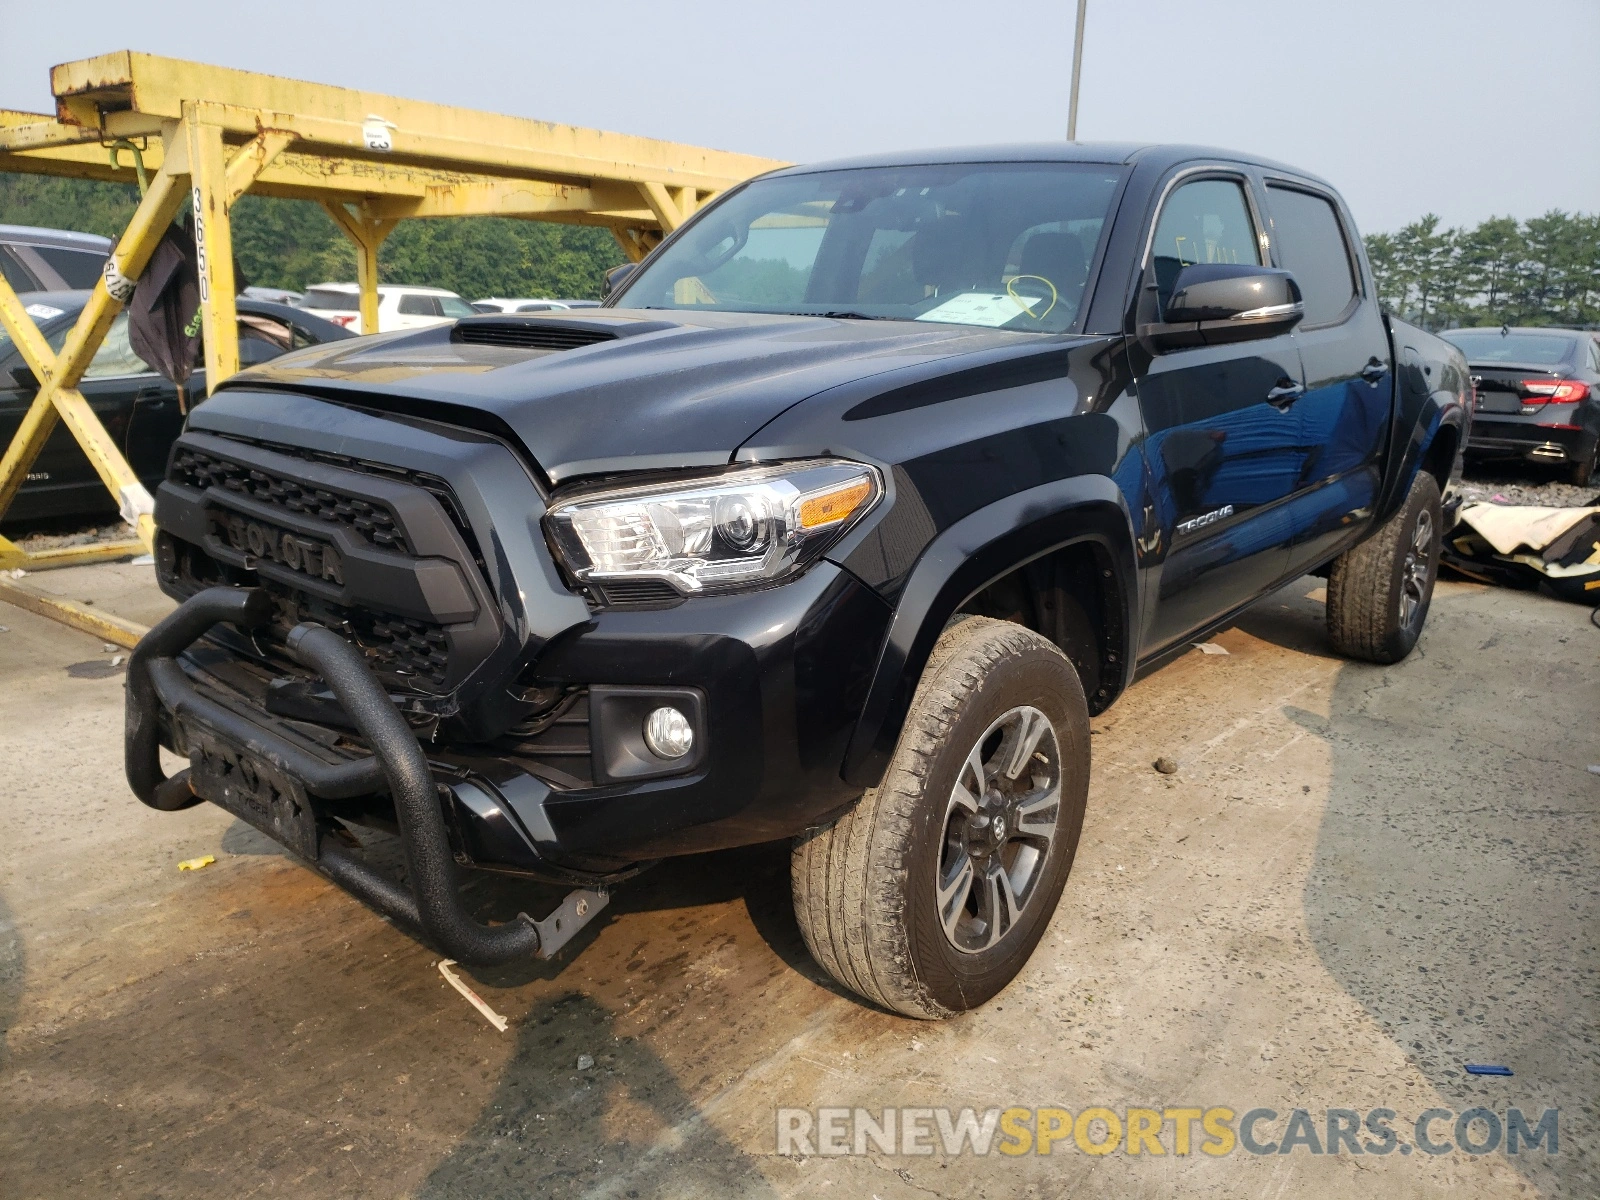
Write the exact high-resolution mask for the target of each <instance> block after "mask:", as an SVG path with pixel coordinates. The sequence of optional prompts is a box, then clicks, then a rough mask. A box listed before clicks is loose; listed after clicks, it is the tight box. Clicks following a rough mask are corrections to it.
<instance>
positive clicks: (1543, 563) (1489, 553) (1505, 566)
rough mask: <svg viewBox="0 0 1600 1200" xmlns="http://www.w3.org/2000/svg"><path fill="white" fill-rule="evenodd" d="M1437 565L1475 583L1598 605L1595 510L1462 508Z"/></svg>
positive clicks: (1598, 520)
mask: <svg viewBox="0 0 1600 1200" xmlns="http://www.w3.org/2000/svg"><path fill="white" fill-rule="evenodd" d="M1440 559H1441V561H1442V562H1444V563H1445V564H1446V565H1448V566H1449V567H1450V568H1451V569H1452V570H1454V571H1457V572H1459V573H1460V574H1462V575H1465V576H1467V577H1468V578H1469V579H1475V580H1477V581H1478V582H1479V583H1490V584H1497V585H1499V586H1501V587H1511V588H1522V589H1524V590H1531V589H1538V590H1539V591H1541V592H1544V593H1546V594H1547V595H1551V596H1554V597H1556V598H1557V599H1558V600H1571V601H1573V602H1575V603H1578V604H1588V605H1595V604H1600V505H1594V506H1585V507H1581V508H1579V507H1570V506H1568V507H1549V506H1546V505H1532V504H1516V505H1507V504H1490V503H1481V502H1480V503H1473V504H1466V505H1463V506H1462V509H1461V514H1460V518H1459V520H1458V523H1457V525H1456V527H1455V529H1453V530H1452V531H1451V532H1450V533H1449V534H1448V535H1446V537H1445V539H1444V545H1443V547H1442V548H1441V550H1440Z"/></svg>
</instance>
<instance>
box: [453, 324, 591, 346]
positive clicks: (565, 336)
mask: <svg viewBox="0 0 1600 1200" xmlns="http://www.w3.org/2000/svg"><path fill="white" fill-rule="evenodd" d="M616 336H617V331H616V330H614V329H607V328H605V327H604V326H596V325H589V324H584V325H579V324H577V323H576V322H571V323H569V322H566V321H562V322H559V323H558V322H555V321H528V320H520V321H519V320H507V319H504V318H500V317H487V318H483V317H474V318H469V319H467V320H463V321H458V322H457V323H456V327H455V329H454V330H452V331H451V334H450V340H451V341H452V342H465V343H466V344H468V345H471V346H514V347H516V348H517V349H520V350H576V349H577V348H578V347H579V346H593V345H594V344H595V343H596V342H610V341H614V340H615V339H616Z"/></svg>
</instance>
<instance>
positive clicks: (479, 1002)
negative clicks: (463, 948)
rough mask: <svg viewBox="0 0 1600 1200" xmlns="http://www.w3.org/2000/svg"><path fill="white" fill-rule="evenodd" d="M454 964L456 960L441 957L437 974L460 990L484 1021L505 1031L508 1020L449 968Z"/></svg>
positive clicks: (502, 1031)
mask: <svg viewBox="0 0 1600 1200" xmlns="http://www.w3.org/2000/svg"><path fill="white" fill-rule="evenodd" d="M455 965H456V960H455V959H453V958H446V959H441V960H440V962H439V974H441V975H443V976H444V977H445V980H446V981H447V982H448V983H449V984H450V986H451V987H453V988H455V990H456V991H458V992H460V993H461V994H462V995H463V996H465V997H466V998H467V1003H469V1004H471V1005H472V1007H473V1008H475V1009H477V1010H478V1011H479V1012H480V1013H482V1014H483V1019H484V1020H485V1021H488V1022H489V1024H491V1025H493V1026H494V1027H495V1028H496V1029H498V1030H499V1031H500V1032H501V1033H504V1032H505V1031H506V1026H507V1025H508V1024H510V1022H509V1021H507V1020H506V1019H505V1018H504V1017H502V1016H501V1015H500V1014H499V1013H497V1012H495V1010H494V1009H492V1008H490V1007H489V1006H488V1005H487V1004H485V1003H484V1002H483V997H482V996H480V995H478V993H477V992H475V991H473V990H472V989H471V988H469V987H468V986H467V985H466V983H465V982H464V981H463V980H462V979H461V977H460V976H458V975H457V974H456V973H455V972H454V971H452V970H451V969H450V968H451V967H453V966H455Z"/></svg>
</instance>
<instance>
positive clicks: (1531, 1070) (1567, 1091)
mask: <svg viewBox="0 0 1600 1200" xmlns="http://www.w3.org/2000/svg"><path fill="white" fill-rule="evenodd" d="M1291 594H1293V593H1291ZM1483 597H1485V593H1484V592H1483V591H1482V590H1480V589H1471V590H1468V589H1461V590H1459V591H1454V590H1452V591H1450V592H1449V593H1448V594H1441V595H1439V596H1436V598H1435V603H1434V608H1433V611H1432V613H1431V614H1430V618H1429V621H1430V627H1431V628H1432V629H1435V630H1437V629H1438V628H1440V627H1441V625H1442V624H1443V623H1446V622H1453V623H1455V625H1456V628H1455V629H1454V630H1453V631H1452V635H1451V637H1450V643H1451V644H1452V645H1453V646H1455V647H1461V646H1469V647H1476V648H1477V649H1476V653H1478V654H1483V655H1496V654H1501V655H1506V651H1505V650H1503V649H1501V648H1500V647H1499V645H1498V639H1497V638H1496V636H1495V632H1496V624H1497V622H1502V621H1504V620H1505V619H1506V616H1507V614H1506V610H1505V606H1504V605H1503V604H1502V605H1499V606H1496V607H1491V606H1490V605H1488V604H1483V603H1480V602H1479V601H1480V599H1481V598H1483ZM1546 605H1554V606H1555V608H1554V609H1544V608H1543V607H1542V606H1546ZM1533 610H1538V614H1539V619H1540V620H1541V621H1547V622H1548V628H1549V630H1550V640H1551V646H1550V653H1549V654H1548V656H1544V657H1542V658H1540V659H1539V660H1537V661H1528V660H1527V659H1526V658H1525V657H1524V658H1522V659H1519V660H1514V659H1512V658H1511V657H1510V656H1509V655H1507V657H1506V661H1505V662H1504V663H1503V664H1497V666H1499V667H1501V668H1502V670H1501V672H1500V677H1502V678H1504V679H1505V680H1506V681H1507V684H1506V686H1505V687H1503V688H1496V689H1493V691H1492V694H1484V693H1481V692H1480V693H1478V694H1463V692H1462V691H1461V690H1460V689H1459V688H1458V684H1457V680H1458V673H1457V672H1456V671H1455V670H1454V669H1453V666H1452V664H1451V662H1450V661H1449V660H1448V657H1447V656H1445V655H1444V654H1442V653H1439V654H1430V653H1429V651H1430V646H1438V645H1440V644H1441V640H1440V639H1437V638H1433V639H1430V638H1429V637H1428V636H1427V635H1426V634H1425V635H1424V638H1423V641H1422V642H1421V644H1420V645H1419V647H1418V649H1417V651H1416V652H1415V653H1414V654H1413V655H1412V657H1411V658H1409V659H1408V660H1407V661H1406V662H1404V663H1402V664H1399V665H1397V666H1392V667H1388V668H1382V667H1373V666H1368V665H1365V664H1360V663H1351V664H1349V665H1348V666H1346V667H1344V668H1343V669H1342V670H1341V671H1340V672H1339V674H1338V677H1337V680H1336V682H1335V684H1334V688H1333V692H1332V695H1331V698H1330V704H1329V716H1328V717H1327V718H1324V717H1322V716H1320V715H1318V714H1316V713H1312V712H1308V711H1304V710H1300V709H1294V708H1290V709H1288V710H1287V713H1288V715H1289V716H1290V717H1291V718H1292V719H1294V720H1295V721H1296V722H1297V723H1299V724H1300V725H1301V726H1302V727H1303V728H1305V729H1306V730H1307V731H1309V732H1311V733H1314V734H1316V735H1317V736H1319V737H1321V738H1322V739H1323V740H1324V741H1325V742H1326V743H1327V745H1328V747H1329V750H1330V753H1331V768H1332V769H1331V782H1330V786H1329V794H1328V799H1327V805H1326V809H1325V812H1324V816H1323V821H1322V826H1321V829H1320V831H1319V833H1318V836H1317V841H1316V847H1315V854H1314V860H1313V863H1312V867H1311V871H1310V875H1309V878H1308V880H1307V884H1306V889H1305V907H1306V914H1307V923H1308V928H1309V931H1310V934H1311V938H1312V941H1313V945H1314V946H1315V948H1316V951H1317V953H1318V954H1319V956H1320V957H1321V959H1322V961H1323V963H1324V964H1325V965H1326V967H1327V969H1328V970H1329V971H1330V972H1331V974H1332V975H1333V976H1334V978H1335V979H1336V980H1337V981H1338V982H1339V984H1340V985H1341V986H1342V987H1343V988H1344V989H1345V990H1346V991H1347V992H1348V993H1349V994H1350V995H1351V996H1352V997H1354V998H1355V999H1356V1000H1357V1001H1359V1002H1360V1003H1361V1005H1362V1006H1363V1007H1364V1008H1365V1009H1366V1011H1367V1012H1368V1013H1369V1014H1371V1016H1372V1017H1373V1018H1374V1019H1375V1020H1376V1021H1377V1023H1378V1024H1379V1026H1380V1027H1381V1028H1382V1029H1383V1030H1384V1032H1385V1033H1386V1034H1387V1035H1388V1036H1389V1037H1390V1038H1392V1039H1393V1040H1394V1042H1395V1043H1396V1044H1397V1045H1398V1046H1399V1047H1400V1048H1401V1049H1402V1051H1403V1052H1404V1053H1405V1055H1406V1057H1407V1058H1408V1059H1409V1060H1410V1061H1411V1062H1412V1063H1413V1064H1414V1065H1415V1066H1416V1067H1417V1068H1418V1069H1419V1070H1420V1071H1421V1073H1422V1074H1423V1075H1424V1076H1425V1077H1426V1078H1427V1080H1428V1082H1429V1083H1430V1084H1431V1085H1432V1086H1433V1087H1434V1088H1435V1089H1436V1090H1437V1091H1438V1093H1439V1094H1440V1096H1441V1097H1443V1099H1442V1101H1441V1103H1442V1104H1444V1105H1448V1106H1450V1107H1451V1108H1452V1109H1454V1110H1455V1111H1456V1112H1457V1113H1459V1112H1462V1111H1465V1110H1467V1109H1470V1108H1474V1107H1477V1106H1483V1107H1486V1108H1489V1109H1491V1110H1493V1111H1495V1112H1497V1113H1498V1114H1500V1115H1501V1117H1504V1115H1505V1112H1506V1110H1507V1108H1509V1107H1516V1108H1520V1109H1521V1110H1522V1111H1523V1112H1524V1114H1526V1115H1527V1116H1528V1117H1529V1118H1530V1124H1531V1123H1534V1122H1537V1120H1538V1115H1539V1114H1540V1113H1541V1112H1542V1111H1543V1110H1545V1109H1546V1108H1559V1109H1560V1110H1561V1117H1560V1122H1561V1130H1560V1132H1561V1147H1560V1154H1559V1155H1558V1156H1553V1157H1551V1156H1546V1155H1545V1154H1543V1153H1541V1152H1534V1153H1532V1154H1529V1153H1527V1152H1524V1153H1523V1154H1522V1155H1520V1156H1518V1157H1508V1158H1507V1161H1508V1162H1510V1163H1512V1164H1515V1165H1516V1166H1518V1167H1519V1168H1520V1169H1521V1170H1522V1171H1523V1172H1524V1174H1525V1175H1526V1176H1527V1177H1528V1178H1529V1180H1530V1182H1532V1183H1534V1184H1535V1186H1537V1187H1538V1188H1539V1189H1540V1190H1541V1191H1544V1192H1545V1193H1546V1194H1559V1195H1575V1196H1593V1195H1597V1194H1600V1178H1597V1176H1596V1168H1595V1162H1594V1158H1593V1152H1592V1149H1591V1139H1592V1137H1593V1134H1594V1130H1595V1106H1594V1097H1595V1095H1596V1088H1595V1086H1594V1085H1595V1082H1596V1080H1600V1060H1597V1052H1596V1034H1597V1032H1600V1030H1597V1028H1596V1026H1597V1016H1600V1013H1597V1009H1600V1005H1597V1002H1596V996H1597V995H1600V964H1597V962H1596V938H1595V930H1596V929H1597V928H1600V888H1597V885H1596V880H1597V879H1600V871H1597V868H1600V855H1597V853H1596V842H1595V836H1594V828H1595V826H1594V820H1593V818H1594V812H1595V805H1594V801H1593V796H1594V794H1595V788H1594V784H1595V783H1596V780H1595V779H1594V778H1593V777H1592V776H1589V775H1588V774H1587V772H1586V771H1585V764H1586V763H1587V762H1589V761H1593V760H1594V759H1595V757H1596V756H1597V754H1600V746H1597V739H1596V737H1595V735H1594V732H1593V730H1594V728H1595V725H1594V716H1593V714H1594V713H1595V711H1596V709H1597V708H1600V688H1597V687H1596V683H1595V677H1594V673H1593V672H1592V671H1581V670H1579V669H1578V667H1577V666H1576V664H1577V663H1578V662H1579V661H1583V660H1584V659H1585V658H1586V657H1587V659H1588V660H1589V661H1592V660H1593V657H1594V650H1593V645H1594V644H1596V642H1594V641H1590V644H1589V646H1588V647H1587V648H1585V647H1582V646H1581V643H1583V642H1585V641H1589V640H1590V632H1591V631H1588V630H1587V625H1586V622H1585V616H1586V614H1584V613H1583V612H1582V610H1574V609H1573V608H1572V607H1571V606H1565V605H1560V604H1559V603H1558V602H1556V601H1550V600H1541V599H1537V598H1533V597H1530V598H1528V599H1527V601H1526V608H1525V611H1533ZM1568 614H1572V616H1573V619H1571V620H1567V619H1565V618H1566V616H1567V615H1568ZM1320 622H1321V609H1320V606H1308V605H1305V604H1303V603H1293V604H1290V605H1289V606H1288V607H1286V608H1285V607H1283V606H1279V605H1275V604H1272V603H1270V602H1269V603H1268V604H1265V605H1263V606H1262V611H1261V612H1260V613H1259V614H1252V615H1251V616H1249V617H1247V618H1246V619H1245V620H1243V621H1241V622H1240V628H1241V629H1243V630H1244V631H1245V632H1247V633H1250V634H1252V635H1254V636H1258V637H1263V638H1265V639H1267V640H1270V641H1273V642H1276V643H1277V644H1279V645H1288V646H1293V647H1294V648H1295V649H1298V650H1304V651H1306V652H1310V653H1317V652H1318V648H1317V645H1316V643H1317V642H1318V641H1319V640H1320V641H1321V652H1322V653H1328V650H1327V645H1326V638H1325V635H1324V634H1323V631H1322V627H1321V623H1320ZM1463 635H1467V636H1463ZM1562 636H1565V637H1567V638H1569V639H1570V641H1568V642H1566V643H1562V642H1560V641H1559V640H1558V638H1559V637H1562ZM1596 640H1597V641H1600V637H1597V639H1596ZM1506 703H1513V704H1517V703H1526V704H1529V705H1539V706H1544V707H1547V708H1549V710H1550V720H1549V722H1547V723H1546V724H1545V725H1544V727H1543V728H1544V731H1545V732H1544V737H1543V738H1542V740H1535V741H1534V742H1532V743H1526V742H1524V743H1522V744H1510V743H1509V739H1508V738H1502V737H1500V736H1499V735H1498V730H1499V729H1500V728H1501V727H1502V726H1501V723H1500V721H1499V720H1498V717H1499V706H1502V705H1504V704H1506ZM1518 727H1519V728H1520V729H1522V730H1526V729H1527V728H1528V727H1529V723H1528V722H1526V721H1519V722H1518ZM1441 741H1442V742H1444V743H1447V745H1448V759H1449V761H1450V762H1451V764H1452V766H1451V768H1450V769H1449V770H1448V771H1445V772H1440V771H1438V770H1437V763H1438V761H1439V755H1438V752H1437V748H1438V745H1439V743H1440V742H1441ZM1467 796H1471V797H1476V798H1477V799H1474V800H1471V801H1468V800H1465V799H1463V797H1467ZM1484 797H1488V798H1489V799H1487V800H1485V799H1483V798H1484ZM1469 1062H1471V1063H1490V1064H1503V1065H1506V1066H1509V1067H1510V1068H1511V1069H1512V1070H1513V1071H1515V1075H1514V1076H1513V1077H1512V1078H1509V1079H1507V1078H1495V1077H1486V1076H1475V1075H1469V1074H1468V1073H1466V1071H1465V1070H1464V1069H1463V1068H1464V1064H1466V1063H1469ZM1363 1086H1364V1087H1366V1088H1369V1089H1370V1088H1371V1087H1372V1086H1373V1085H1372V1084H1370V1083H1367V1084H1363ZM1382 1086H1383V1085H1382V1082H1381V1081H1379V1082H1378V1083H1377V1085H1376V1087H1377V1090H1378V1091H1379V1093H1380V1094H1381V1092H1382ZM1405 1099H1406V1095H1405V1093H1404V1092H1403V1091H1402V1090H1401V1089H1399V1087H1398V1085H1397V1086H1396V1094H1395V1096H1394V1098H1393V1100H1392V1101H1387V1103H1389V1104H1390V1106H1391V1107H1393V1108H1394V1109H1396V1110H1397V1111H1398V1112H1399V1113H1400V1119H1399V1121H1398V1122H1397V1124H1402V1125H1403V1124H1405V1123H1408V1122H1409V1121H1411V1120H1414V1119H1415V1117H1416V1116H1417V1115H1419V1114H1418V1113H1417V1112H1414V1111H1412V1112H1408V1111H1407V1109H1408V1105H1407V1104H1406V1103H1405ZM1446 1129H1447V1126H1446V1125H1444V1124H1440V1125H1438V1126H1436V1127H1435V1133H1436V1135H1437V1134H1441V1133H1442V1131H1444V1130H1446ZM1405 1132H1406V1133H1407V1137H1406V1139H1405V1140H1410V1138H1409V1130H1406V1131H1405ZM1489 1135H1490V1130H1489V1129H1488V1127H1487V1126H1486V1125H1481V1124H1480V1125H1477V1126H1475V1128H1474V1134H1473V1136H1474V1138H1475V1139H1479V1140H1480V1141H1481V1140H1482V1139H1484V1138H1487V1137H1488V1136H1489ZM1497 1153H1502V1154H1503V1153H1504V1147H1503V1146H1502V1148H1501V1149H1500V1150H1499V1151H1497Z"/></svg>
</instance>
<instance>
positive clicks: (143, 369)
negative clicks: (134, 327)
mask: <svg viewBox="0 0 1600 1200" xmlns="http://www.w3.org/2000/svg"><path fill="white" fill-rule="evenodd" d="M149 373H150V365H149V364H148V363H147V362H145V361H144V359H142V358H140V357H139V356H138V355H137V354H135V353H134V352H133V347H132V346H130V345H129V344H128V314H127V313H121V314H119V315H118V316H117V319H116V320H115V321H112V322H111V328H110V329H108V330H106V340H105V341H103V342H101V343H100V349H98V350H96V351H95V355H94V358H93V359H91V360H90V362H89V369H88V370H87V371H85V372H84V373H83V377H84V378H85V379H106V378H110V377H112V376H116V375H146V374H149Z"/></svg>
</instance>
